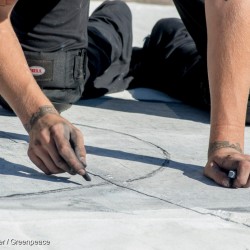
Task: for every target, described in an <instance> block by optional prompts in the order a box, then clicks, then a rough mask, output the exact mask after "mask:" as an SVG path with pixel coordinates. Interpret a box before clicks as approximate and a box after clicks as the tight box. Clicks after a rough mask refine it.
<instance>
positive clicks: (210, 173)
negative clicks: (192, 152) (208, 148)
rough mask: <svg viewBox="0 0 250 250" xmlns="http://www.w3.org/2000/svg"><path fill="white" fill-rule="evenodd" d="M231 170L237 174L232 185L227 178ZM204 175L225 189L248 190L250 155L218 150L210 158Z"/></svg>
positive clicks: (249, 182) (249, 183) (230, 150)
mask: <svg viewBox="0 0 250 250" xmlns="http://www.w3.org/2000/svg"><path fill="white" fill-rule="evenodd" d="M230 170H234V171H236V173H237V176H236V179H235V180H234V181H233V183H232V185H231V181H230V179H229V177H228V176H227V173H228V172H229V171H230ZM204 175H205V176H207V177H208V178H210V179H212V180H214V181H215V182H216V183H217V184H219V185H221V186H223V187H233V188H248V187H250V155H246V154H241V153H239V152H238V151H236V150H233V149H228V148H225V149H220V150H217V151H215V152H213V154H212V155H211V156H210V157H209V159H208V162H207V164H206V166H205V168H204Z"/></svg>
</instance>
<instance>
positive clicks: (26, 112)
mask: <svg viewBox="0 0 250 250" xmlns="http://www.w3.org/2000/svg"><path fill="white" fill-rule="evenodd" d="M10 8H11V7H9V6H5V7H2V6H1V7H0V37H1V39H0V81H1V84H0V94H1V95H2V96H3V97H4V98H5V99H6V100H7V102H8V103H9V104H10V106H11V107H12V108H13V110H14V111H15V113H16V114H17V115H18V117H19V118H20V119H21V121H22V123H23V124H26V123H28V121H29V120H30V118H31V116H32V114H34V113H35V112H37V110H38V109H39V108H40V107H41V106H44V105H51V103H50V101H49V100H48V99H47V98H46V96H45V95H44V94H43V93H42V91H41V90H40V88H39V86H38V85H37V83H36V81H35V79H34V78H33V76H32V74H31V72H30V70H29V67H28V65H27V62H26V60H25V57H24V54H23V52H22V49H21V46H20V44H19V42H18V40H17V38H16V35H15V33H14V31H13V29H12V27H11V24H10V20H9V17H7V16H6V15H7V14H6V13H8V12H10V11H8V9H10ZM8 15H9V14H8Z"/></svg>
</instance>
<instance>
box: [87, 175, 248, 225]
mask: <svg viewBox="0 0 250 250" xmlns="http://www.w3.org/2000/svg"><path fill="white" fill-rule="evenodd" d="M88 173H89V174H91V175H93V176H95V177H98V178H100V179H102V180H104V181H106V182H108V183H109V184H112V185H114V186H116V187H118V188H122V189H126V190H129V191H132V192H135V193H137V194H140V195H143V196H146V197H149V198H153V199H156V200H158V201H162V202H165V203H168V204H171V205H173V206H176V207H179V208H182V209H185V210H188V211H191V212H194V213H197V214H200V215H210V216H213V217H216V218H219V219H221V220H223V221H227V222H231V223H234V224H237V225H241V226H245V227H247V228H250V225H249V224H246V223H240V222H237V221H234V220H232V219H230V218H224V217H222V216H219V215H217V214H214V213H211V212H202V211H199V210H196V209H194V208H190V207H186V206H183V205H181V204H178V203H175V202H172V201H169V200H167V199H164V198H161V197H158V196H155V195H152V194H148V193H145V192H142V191H139V190H136V189H134V188H131V187H127V186H124V185H121V184H119V183H116V182H113V181H110V180H108V179H106V178H104V177H102V176H101V175H99V174H95V173H92V172H88Z"/></svg>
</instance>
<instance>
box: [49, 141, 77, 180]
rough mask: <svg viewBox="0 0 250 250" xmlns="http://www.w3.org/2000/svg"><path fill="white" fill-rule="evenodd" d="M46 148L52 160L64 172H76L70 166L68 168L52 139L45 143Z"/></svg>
mask: <svg viewBox="0 0 250 250" xmlns="http://www.w3.org/2000/svg"><path fill="white" fill-rule="evenodd" d="M46 150H47V152H48V153H49V155H50V157H51V159H52V161H53V162H54V164H55V165H56V166H57V167H58V168H60V169H62V170H64V171H65V172H68V173H69V174H72V175H74V174H76V172H75V171H74V170H73V169H72V168H70V167H69V165H68V164H67V163H66V162H65V160H64V159H63V158H62V157H61V156H60V155H59V153H58V151H57V148H56V144H55V142H54V141H53V140H51V141H50V143H49V144H47V145H46Z"/></svg>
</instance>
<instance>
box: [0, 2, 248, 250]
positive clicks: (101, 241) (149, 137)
mask: <svg viewBox="0 0 250 250" xmlns="http://www.w3.org/2000/svg"><path fill="white" fill-rule="evenodd" d="M98 4H99V3H97V2H92V3H91V8H92V9H93V8H94V7H95V6H97V5H98ZM129 5H130V6H131V8H132V11H133V14H134V17H135V21H134V30H135V42H134V44H135V45H138V46H139V45H140V44H141V41H142V39H143V37H144V36H145V35H146V34H147V33H148V32H149V30H150V29H151V27H152V26H153V23H154V22H155V21H156V20H157V19H159V18H160V17H163V16H177V13H176V11H175V9H174V8H172V7H171V6H168V7H167V6H165V7H164V8H163V7H162V6H161V7H159V6H157V5H147V6H145V5H142V4H135V3H130V4H129ZM144 16H146V17H147V19H146V22H145V18H144ZM63 116H64V117H66V118H67V119H69V120H70V121H72V122H73V123H74V124H75V125H76V126H77V127H78V128H79V129H81V131H82V132H83V133H84V136H85V143H86V148H87V152H88V170H89V173H90V175H91V177H92V182H90V183H87V182H85V181H84V180H83V179H82V178H81V177H80V176H69V175H68V174H61V175H57V176H46V175H44V174H43V173H41V172H40V171H39V170H38V169H37V168H36V167H35V166H34V165H33V164H32V163H31V162H30V160H29V159H28V157H27V156H26V151H27V148H28V136H27V133H26V132H25V130H24V129H23V128H22V126H21V123H20V121H19V120H18V119H17V118H16V117H15V116H11V115H10V114H9V113H8V112H6V111H5V110H3V109H1V108H0V118H1V123H0V143H1V148H0V175H1V189H0V232H1V233H0V249H11V250H12V249H25V250H26V249H49V250H54V249H55V250H61V249H62V250H64V249H65V250H68V249H74V250H78V249H79V250H80V249H87V250H88V249H90V250H117V249H118V250H141V249H142V250H180V249H185V250H191V249H192V250H200V249H203V250H217V249H218V250H221V249H223V250H224V249H227V250H247V249H248V250H249V249H250V189H238V190H236V189H225V188H221V187H219V186H217V185H216V184H215V183H213V182H212V181H210V180H209V179H207V178H205V177H204V176H203V175H202V170H203V166H204V164H205V163H206V151H207V143H208V135H209V115H208V113H206V112H203V111H200V110H197V109H195V108H192V107H190V106H187V105H184V104H183V103H181V102H179V101H177V100H175V99H172V98H169V97H168V96H166V95H164V94H162V93H159V92H156V91H151V90H147V89H138V90H134V91H130V92H127V91H125V92H122V93H118V94H114V95H110V96H106V97H103V98H99V99H93V100H88V101H81V102H78V103H77V104H76V105H74V106H73V107H72V108H71V109H70V110H68V111H66V112H64V113H63ZM249 132H250V130H249V128H246V141H249V139H250V138H249V134H250V133H249ZM246 151H248V152H249V151H250V147H249V144H247V143H246ZM37 241H38V242H37ZM39 241H40V242H39ZM41 241H44V242H41ZM36 243H37V244H43V245H35V244H36ZM25 244H26V245H25ZM27 244H34V245H33V246H29V245H27ZM48 244H49V245H48Z"/></svg>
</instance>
